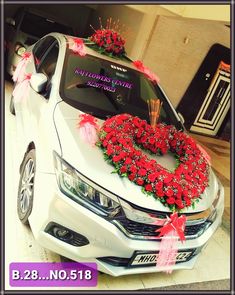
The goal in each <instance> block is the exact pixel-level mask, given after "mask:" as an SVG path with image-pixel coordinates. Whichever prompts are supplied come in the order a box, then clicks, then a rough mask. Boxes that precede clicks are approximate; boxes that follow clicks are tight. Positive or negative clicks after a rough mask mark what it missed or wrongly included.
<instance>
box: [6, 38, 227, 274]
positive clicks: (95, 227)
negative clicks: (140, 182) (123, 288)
mask: <svg viewBox="0 0 235 295" xmlns="http://www.w3.org/2000/svg"><path fill="white" fill-rule="evenodd" d="M66 40H67V39H66V36H65V35H62V34H59V33H52V34H49V35H47V36H45V37H43V38H42V39H40V40H39V41H38V42H37V43H36V44H35V45H34V46H32V47H31V48H29V51H30V52H32V53H33V56H34V60H33V62H30V63H28V65H27V73H32V77H31V80H30V90H29V95H28V96H26V97H24V99H23V100H21V101H14V97H12V102H11V109H10V110H11V112H14V111H15V114H16V120H17V124H18V126H19V127H20V128H19V133H18V134H20V136H21V141H22V142H23V144H22V146H21V147H22V151H21V152H22V164H21V166H20V174H21V177H20V181H19V191H18V198H17V207H18V215H19V218H20V220H21V221H22V222H23V223H29V224H30V226H31V229H32V232H33V234H34V236H35V239H36V241H38V243H40V244H41V245H42V246H43V247H45V248H48V249H50V250H52V251H54V252H56V253H59V254H60V255H62V256H65V257H68V258H70V259H72V260H74V261H79V262H96V263H97V265H98V269H99V270H100V271H102V272H104V273H107V274H110V275H112V276H121V275H128V274H137V273H150V272H156V271H159V270H160V271H164V268H163V269H159V268H158V269H157V268H156V263H155V259H156V254H157V252H158V250H159V245H160V241H161V238H159V237H157V236H156V232H155V230H156V229H157V226H156V225H153V224H152V223H153V222H154V221H155V220H157V219H159V218H160V219H161V218H166V216H168V215H169V214H171V211H170V209H169V208H168V207H165V206H164V205H163V204H162V203H161V202H159V201H157V200H156V199H154V198H151V197H147V196H146V195H145V194H143V192H142V191H141V189H140V187H139V186H137V185H135V184H133V183H132V182H130V181H129V180H128V179H126V178H121V177H118V176H117V175H116V174H113V173H112V171H113V167H112V166H111V165H110V164H108V163H107V162H106V161H104V159H103V154H102V151H101V149H100V148H99V147H97V146H92V145H89V144H87V143H85V142H84V140H83V139H82V138H81V137H80V133H79V131H78V127H77V125H78V116H79V115H80V114H84V113H88V114H91V115H93V116H94V117H96V118H97V119H98V122H99V124H102V122H103V121H104V120H105V119H107V118H109V117H111V116H113V115H115V114H119V113H129V114H132V115H137V116H139V117H140V118H142V119H146V120H148V107H147V103H146V100H147V99H149V98H152V97H153V96H154V97H158V98H159V99H160V100H161V101H162V103H163V104H162V109H161V114H160V122H165V123H166V124H173V125H174V126H175V127H176V128H177V129H178V130H184V127H183V124H182V122H181V121H182V120H180V117H179V116H178V114H177V113H176V111H175V110H174V108H173V106H172V105H171V103H170V101H169V99H168V98H167V96H166V95H165V94H164V92H163V90H162V88H161V87H160V86H159V85H154V84H152V83H151V82H150V81H149V80H148V79H147V78H146V77H145V76H144V75H143V73H141V72H140V71H138V70H136V68H135V67H134V66H133V64H132V62H130V60H128V59H126V60H125V59H118V58H116V59H114V58H111V57H109V56H106V55H104V54H100V53H98V52H97V51H94V50H93V49H91V48H89V47H87V46H86V52H87V54H86V56H82V57H81V56H79V55H77V54H74V53H73V52H72V51H71V50H70V49H69V48H68V44H67V41H66ZM35 61H37V62H35ZM38 61H39V62H38ZM78 69H80V70H81V69H82V70H83V71H84V73H85V72H86V73H97V74H99V75H105V76H106V77H107V76H109V77H116V78H119V79H122V80H125V81H126V82H130V83H133V85H134V87H132V88H131V89H130V88H127V87H119V88H117V91H116V92H114V93H111V92H109V91H104V90H102V89H98V88H95V87H92V86H89V85H88V84H87V81H88V80H89V79H91V76H90V77H88V76H89V74H86V75H85V74H84V75H78V74H77V71H78ZM158 161H160V163H161V164H162V165H163V166H165V167H168V168H172V167H174V166H175V160H174V158H173V157H172V156H170V155H165V156H162V157H159V158H158ZM74 183H79V186H76V187H75V185H74ZM223 210H224V189H223V187H222V185H221V183H220V182H219V181H218V179H217V177H216V176H215V174H214V172H213V171H212V169H211V168H210V175H209V186H208V187H207V188H206V190H205V191H204V193H203V195H202V198H201V200H200V201H199V202H198V203H196V204H195V207H194V208H191V207H189V208H187V209H183V210H182V213H184V214H185V215H186V216H187V224H186V228H185V237H186V241H185V242H184V243H181V242H180V241H179V242H178V249H179V250H178V255H177V260H176V264H175V265H174V266H173V269H174V270H175V269H190V268H193V266H194V264H195V261H196V259H197V257H198V254H199V253H200V252H201V250H202V249H203V247H204V246H205V245H206V244H207V242H208V240H209V239H210V238H211V236H212V235H213V233H214V232H215V231H216V229H217V228H218V226H219V225H220V224H221V220H222V214H223Z"/></svg>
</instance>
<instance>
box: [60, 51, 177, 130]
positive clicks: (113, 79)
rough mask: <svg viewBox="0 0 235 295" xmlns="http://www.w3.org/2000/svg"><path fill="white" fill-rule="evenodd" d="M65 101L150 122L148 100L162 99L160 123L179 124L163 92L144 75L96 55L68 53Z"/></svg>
mask: <svg viewBox="0 0 235 295" xmlns="http://www.w3.org/2000/svg"><path fill="white" fill-rule="evenodd" d="M61 95H62V98H63V99H64V100H65V101H66V102H68V103H69V104H71V105H73V106H74V107H77V108H78V109H80V110H82V111H83V112H87V113H91V114H92V115H94V116H96V117H100V118H106V117H109V116H113V115H115V114H119V113H129V114H132V115H134V116H139V117H140V118H142V119H146V120H147V121H149V111H148V104H147V101H148V100H149V99H158V98H159V99H160V101H161V102H162V108H161V113H160V118H159V122H164V123H166V124H173V125H178V123H177V120H176V118H175V115H174V113H173V111H172V109H171V107H170V105H169V103H168V101H167V99H166V98H165V96H164V94H163V93H162V91H161V89H160V88H159V87H158V86H156V85H154V84H153V83H152V82H151V81H149V80H148V79H147V78H146V77H145V76H144V75H143V74H142V73H140V72H138V71H135V70H133V69H131V68H128V67H124V66H121V65H119V64H117V63H116V61H115V60H114V62H110V61H107V60H105V59H101V58H97V57H94V56H89V55H86V57H79V56H78V55H74V54H72V53H71V52H70V51H69V50H68V56H67V58H66V60H65V63H64V68H63V77H62V85H61Z"/></svg>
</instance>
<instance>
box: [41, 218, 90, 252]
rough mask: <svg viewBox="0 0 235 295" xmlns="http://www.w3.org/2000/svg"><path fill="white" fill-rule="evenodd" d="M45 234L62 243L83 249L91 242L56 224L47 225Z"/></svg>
mask: <svg viewBox="0 0 235 295" xmlns="http://www.w3.org/2000/svg"><path fill="white" fill-rule="evenodd" d="M45 232H46V233H48V234H50V235H52V236H53V237H55V238H56V239H58V240H60V241H62V242H65V243H68V244H70V245H73V246H76V247H81V246H85V245H88V244H89V240H88V239H87V238H86V237H84V236H83V235H81V234H79V233H76V232H74V231H72V230H71V229H68V228H66V227H64V226H62V225H60V224H57V223H54V222H50V223H49V224H48V225H47V227H46V228H45Z"/></svg>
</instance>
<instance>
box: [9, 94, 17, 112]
mask: <svg viewBox="0 0 235 295" xmlns="http://www.w3.org/2000/svg"><path fill="white" fill-rule="evenodd" d="M9 109H10V113H11V114H12V115H14V116H15V114H16V112H15V106H14V97H13V95H12V96H11V100H10V106H9Z"/></svg>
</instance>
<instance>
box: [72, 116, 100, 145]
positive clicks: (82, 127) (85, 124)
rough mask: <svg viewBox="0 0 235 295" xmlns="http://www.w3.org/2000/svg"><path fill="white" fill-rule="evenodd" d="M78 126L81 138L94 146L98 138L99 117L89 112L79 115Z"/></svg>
mask: <svg viewBox="0 0 235 295" xmlns="http://www.w3.org/2000/svg"><path fill="white" fill-rule="evenodd" d="M79 119H80V121H79V122H78V125H77V126H78V128H79V131H80V136H81V138H82V139H83V140H84V141H85V142H86V143H89V144H90V145H92V146H94V145H95V143H96V142H97V140H98V135H97V130H99V126H98V124H97V119H96V118H95V117H93V116H92V115H89V114H81V115H80V116H79Z"/></svg>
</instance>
